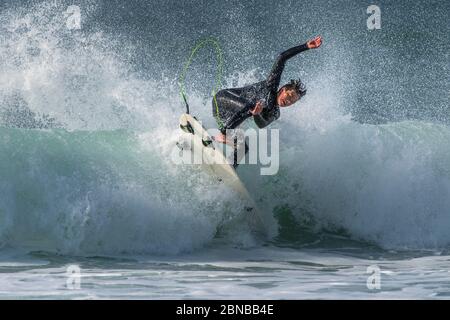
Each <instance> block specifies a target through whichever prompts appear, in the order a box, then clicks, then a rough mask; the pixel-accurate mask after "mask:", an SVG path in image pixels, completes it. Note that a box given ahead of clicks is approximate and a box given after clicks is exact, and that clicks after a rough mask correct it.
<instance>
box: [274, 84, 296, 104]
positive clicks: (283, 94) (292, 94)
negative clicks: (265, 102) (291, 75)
mask: <svg viewBox="0 0 450 320" xmlns="http://www.w3.org/2000/svg"><path fill="white" fill-rule="evenodd" d="M299 99H300V96H299V95H298V93H297V91H295V89H288V88H281V89H280V91H279V92H278V96H277V103H278V105H279V106H280V107H289V106H291V105H293V104H294V103H296V102H297V101H298V100H299Z"/></svg>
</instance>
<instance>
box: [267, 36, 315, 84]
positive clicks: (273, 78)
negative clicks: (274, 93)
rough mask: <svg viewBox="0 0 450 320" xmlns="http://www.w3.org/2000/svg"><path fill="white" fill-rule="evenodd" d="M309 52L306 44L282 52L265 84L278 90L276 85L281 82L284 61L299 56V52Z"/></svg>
mask: <svg viewBox="0 0 450 320" xmlns="http://www.w3.org/2000/svg"><path fill="white" fill-rule="evenodd" d="M306 50H309V48H308V46H307V45H306V43H304V44H301V45H299V46H296V47H293V48H290V49H288V50H286V51H284V52H282V53H281V54H280V55H279V56H278V57H277V60H276V61H275V63H274V65H273V67H272V70H271V72H270V74H269V76H268V77H267V84H268V85H269V86H271V87H276V88H275V89H278V85H279V84H280V80H281V74H282V73H283V70H284V66H285V64H286V61H287V60H289V59H290V58H292V57H293V56H295V55H297V54H299V53H300V52H303V51H306Z"/></svg>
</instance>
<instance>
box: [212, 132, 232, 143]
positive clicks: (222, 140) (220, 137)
mask: <svg viewBox="0 0 450 320" xmlns="http://www.w3.org/2000/svg"><path fill="white" fill-rule="evenodd" d="M214 141H217V142H220V143H226V144H229V145H233V141H230V140H229V139H227V137H226V135H224V134H223V133H219V134H218V135H216V136H214Z"/></svg>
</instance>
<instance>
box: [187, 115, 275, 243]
mask: <svg viewBox="0 0 450 320" xmlns="http://www.w3.org/2000/svg"><path fill="white" fill-rule="evenodd" d="M180 128H181V129H182V130H183V131H184V132H186V133H188V134H192V137H191V140H190V141H191V144H192V146H191V147H190V149H191V151H192V152H193V153H194V158H197V159H200V160H201V161H200V162H201V166H202V169H203V170H204V171H206V172H208V173H209V174H210V175H212V176H214V177H216V178H217V179H218V181H220V182H222V183H224V184H225V185H227V186H228V187H230V188H232V189H233V190H234V191H236V192H237V193H238V195H239V197H240V199H239V200H240V201H241V202H242V204H243V208H242V210H243V212H245V214H246V216H247V217H248V219H247V220H248V221H249V224H250V226H251V227H252V231H255V232H257V233H258V234H262V235H266V228H265V226H264V223H263V215H262V212H261V210H259V209H258V207H257V206H256V204H255V202H254V201H253V199H252V198H251V197H250V194H249V193H248V191H247V189H246V188H245V186H244V184H243V183H242V181H241V179H240V178H239V176H238V175H237V173H236V170H235V169H234V167H233V166H232V165H231V164H230V163H229V161H228V160H227V158H226V157H225V156H224V154H223V152H222V150H221V149H220V148H218V146H217V145H216V142H214V141H213V139H212V138H211V137H210V135H209V134H208V132H207V131H206V129H205V128H204V127H203V126H202V125H201V124H200V123H199V122H198V120H197V119H196V118H195V117H193V116H191V115H190V114H183V115H181V117H180Z"/></svg>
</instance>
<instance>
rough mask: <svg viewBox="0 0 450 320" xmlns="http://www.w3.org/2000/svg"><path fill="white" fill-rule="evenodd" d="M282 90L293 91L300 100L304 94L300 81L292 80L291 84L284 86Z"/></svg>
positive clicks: (304, 88)
mask: <svg viewBox="0 0 450 320" xmlns="http://www.w3.org/2000/svg"><path fill="white" fill-rule="evenodd" d="M282 88H286V89H289V90H295V91H296V92H297V94H298V96H299V97H300V98H301V97H303V96H304V95H305V94H306V86H305V84H304V83H303V82H302V80H300V79H297V80H294V79H292V80H291V82H289V83H288V84H285V85H284V86H283V87H282Z"/></svg>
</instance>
